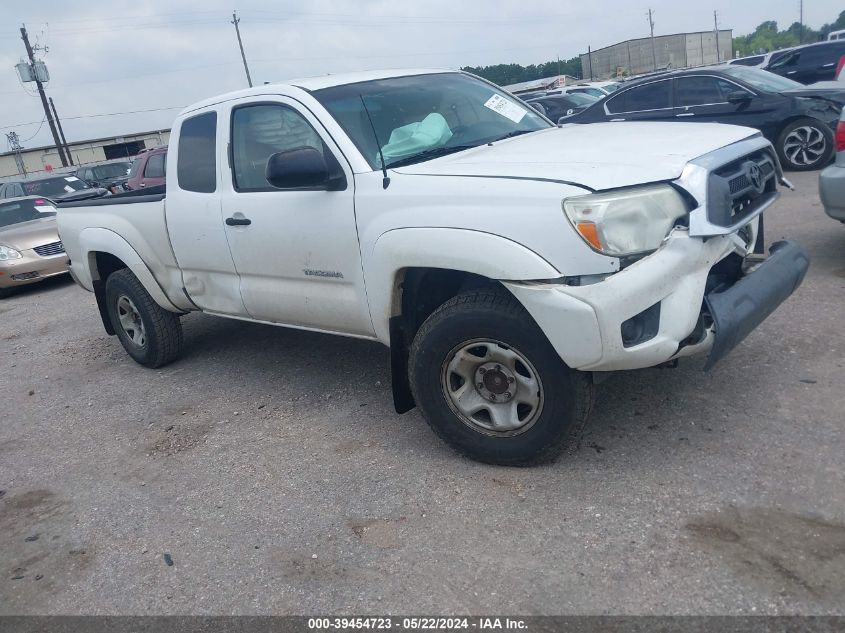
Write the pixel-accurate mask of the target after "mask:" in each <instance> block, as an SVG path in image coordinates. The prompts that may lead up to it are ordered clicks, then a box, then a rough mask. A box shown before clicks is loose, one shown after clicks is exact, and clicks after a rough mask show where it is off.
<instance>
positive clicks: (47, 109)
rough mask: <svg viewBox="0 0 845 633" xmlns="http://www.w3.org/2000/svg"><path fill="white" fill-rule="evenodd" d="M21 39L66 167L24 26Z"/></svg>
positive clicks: (51, 130) (45, 113)
mask: <svg viewBox="0 0 845 633" xmlns="http://www.w3.org/2000/svg"><path fill="white" fill-rule="evenodd" d="M21 39H22V40H23V44H24V46H25V47H26V55H27V57H29V64H30V68H32V74H33V77H34V78H35V85H36V86H37V87H38V94H39V95H40V96H41V105H42V106H43V107H44V115H45V116H46V117H47V123H49V125H50V132H52V134H53V142H54V143H55V144H56V149H57V150H58V152H59V159H61V161H62V167H67V159H66V158H65V153H64V151H63V150H62V144H61V142H60V141H59V134H58V132H57V131H56V124H55V122H54V121H53V115H52V114H50V107H49V106H48V105H47V95H45V94H44V85H43V84H42V83H41V79H39V78H38V72H37V70H36V68H35V53H33V51H32V46H30V44H29V35H28V34H27V32H26V27H25V26H22V27H21Z"/></svg>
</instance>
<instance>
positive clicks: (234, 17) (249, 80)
mask: <svg viewBox="0 0 845 633" xmlns="http://www.w3.org/2000/svg"><path fill="white" fill-rule="evenodd" d="M239 22H240V18H238V14H237V12H235V11H232V24H234V25H235V33H236V34H237V36H238V46H239V47H240V49H241V59H242V60H244V70H245V71H246V81H247V83H248V84H249V87H250V88H252V77H250V76H249V66H247V64H246V55H245V54H244V43H243V42H242V41H241V30H240V29H239V28H238V23H239Z"/></svg>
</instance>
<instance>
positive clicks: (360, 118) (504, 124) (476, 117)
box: [313, 73, 552, 169]
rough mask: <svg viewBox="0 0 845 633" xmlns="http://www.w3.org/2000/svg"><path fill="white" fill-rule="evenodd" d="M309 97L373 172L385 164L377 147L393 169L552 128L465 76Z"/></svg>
mask: <svg viewBox="0 0 845 633" xmlns="http://www.w3.org/2000/svg"><path fill="white" fill-rule="evenodd" d="M313 94H314V96H315V97H316V98H317V100H318V101H319V102H320V103H321V104H322V105H323V106H324V107H325V108H326V110H328V111H329V113H330V114H331V115H332V116H333V117H334V118H335V119H336V120H337V122H338V123H339V124H340V126H341V127H342V128H343V129H344V131H345V132H346V133H347V134H348V135H349V137H350V138H351V139H352V141H353V142H354V143H355V145H356V147H357V148H358V149H359V150H360V152H361V154H363V156H364V158H365V159H366V160H367V162H368V163H369V165H370V167H372V168H373V169H380V168H381V166H382V165H381V160H380V158H379V146H381V152H382V154H384V162H385V164H386V166H387V167H391V166H399V165H400V164H409V163H413V162H420V161H424V160H428V159H430V158H435V157H436V156H442V155H444V154H448V153H452V152H458V151H461V150H464V149H468V148H470V147H476V146H478V145H484V144H486V143H490V142H493V141H496V140H500V139H504V138H508V137H510V136H517V135H518V134H525V133H528V132H534V131H537V130H542V129H546V128H549V127H552V124H551V123H549V122H548V121H547V120H546V119H544V118H543V117H542V116H540V115H539V114H538V113H537V112H536V111H535V110H533V109H532V108H529V107H526V106H525V105H524V104H523V103H522V102H520V101H518V100H516V99H514V98H513V97H511V96H510V95H509V94H508V93H506V92H504V91H502V90H499V89H498V88H496V87H494V86H492V85H490V84H488V83H486V82H484V81H481V80H479V79H476V78H474V77H470V76H469V75H465V74H462V73H434V74H430V75H412V76H408V77H394V78H390V79H379V80H375V81H364V82H361V83H355V84H346V85H342V86H334V87H331V88H324V89H322V90H316V91H315V92H314V93H313ZM363 104H366V108H364V105H363ZM370 120H372V125H371V124H370ZM373 128H375V135H374V133H373ZM376 138H378V141H376Z"/></svg>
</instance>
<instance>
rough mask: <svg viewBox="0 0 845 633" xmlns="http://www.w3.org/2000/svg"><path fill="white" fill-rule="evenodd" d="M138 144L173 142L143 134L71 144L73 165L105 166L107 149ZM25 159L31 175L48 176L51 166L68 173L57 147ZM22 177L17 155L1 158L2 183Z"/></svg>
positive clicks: (164, 133) (25, 154) (165, 133)
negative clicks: (44, 173)
mask: <svg viewBox="0 0 845 633" xmlns="http://www.w3.org/2000/svg"><path fill="white" fill-rule="evenodd" d="M135 141H144V147H146V148H147V149H151V148H154V147H160V146H162V145H167V143H168V142H169V141H170V130H161V131H156V132H144V133H141V134H127V135H126V136H118V137H110V138H105V139H97V140H93V141H79V142H77V143H69V144H68V145H69V147H70V154H71V156H72V157H73V162H74V164H75V165H76V166H77V167H78V166H80V165H87V164H91V163H101V162H104V161H105V160H106V154H105V151H104V149H103V148H104V147H105V146H107V145H115V144H120V143H131V142H135ZM21 157H22V158H23V161H24V167H26V171H27V174H37V173H39V172H44V171H46V169H47V166H48V165H50V166H52V168H53V169H55V170H57V171H58V170H62V171H67V169H63V168H62V166H61V165H62V161H61V159H60V158H59V153H58V151H57V150H56V148H55V147H42V148H37V149H30V150H27V149H24V150H23V151H21ZM71 169H72V168H71ZM19 175H20V173H19V170H18V165H17V163H16V162H15V156H14V154H11V153H6V154H2V155H0V179H2V180H8V179H9V178H10V177H15V176H19Z"/></svg>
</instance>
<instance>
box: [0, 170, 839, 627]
mask: <svg viewBox="0 0 845 633" xmlns="http://www.w3.org/2000/svg"><path fill="white" fill-rule="evenodd" d="M790 177H791V178H792V179H793V181H794V182H795V183H796V185H797V186H798V190H797V191H796V192H794V193H793V192H786V193H785V194H784V197H783V199H782V200H781V201H780V202H779V203H778V204H777V206H776V208H774V209H773V210H771V211H770V212H768V213H767V238H768V239H769V241H772V240H775V239H778V238H780V237H781V236H789V237H793V238H796V239H798V240H799V241H800V242H801V244H802V245H803V246H804V247H805V249H806V250H807V251H808V252H809V254H810V256H811V258H812V267H811V269H810V271H809V273H808V276H807V279H806V280H805V283H804V285H803V286H802V287H801V288H800V289H799V291H798V292H797V293H796V295H795V296H793V297H792V298H791V299H790V300H789V301H788V302H787V303H786V304H784V305H783V306H782V307H781V308H780V309H779V310H778V311H777V312H776V313H775V314H774V315H773V316H771V317H770V318H769V319H768V320H767V321H766V322H765V323H764V324H763V325H762V326H761V327H760V328H759V329H758V330H756V331H755V332H754V333H753V334H752V335H751V336H749V337H748V339H746V341H745V342H744V343H743V344H742V345H740V346H739V347H738V348H737V349H736V350H734V351H733V352H732V353H731V354H730V355H729V356H728V357H727V358H726V359H725V360H724V361H722V362H721V363H720V364H719V365H718V366H717V367H716V368H715V370H714V371H712V372H711V373H709V374H704V373H703V372H702V371H701V369H702V366H703V360H701V359H694V360H688V361H686V362H682V363H681V365H680V367H678V368H677V369H653V370H643V371H637V372H629V373H624V374H618V375H615V376H613V377H612V378H611V379H610V380H608V381H606V382H604V383H603V384H601V385H600V386H599V388H598V398H597V404H596V409H595V413H594V416H593V419H592V423H591V425H590V426H589V427H588V429H587V431H586V434H585V435H584V437H583V440H582V443H581V447H580V449H579V450H578V451H577V452H575V453H574V454H571V455H567V456H564V457H562V458H561V459H559V460H558V461H556V462H555V463H553V464H549V465H547V466H542V467H538V468H532V469H508V468H497V467H491V466H484V465H481V464H476V463H473V462H471V461H468V460H466V459H463V458H461V457H458V456H457V455H455V454H454V453H452V451H450V450H449V449H448V448H447V447H445V446H444V445H443V444H441V443H440V442H439V441H438V440H437V439H436V438H435V436H434V435H433V434H432V433H431V432H430V431H429V429H428V427H427V426H426V424H425V423H424V421H423V420H422V418H421V417H420V415H419V413H418V412H417V411H413V412H411V413H409V414H406V415H403V416H397V415H396V414H395V413H394V411H393V408H392V403H391V398H390V389H389V380H390V378H389V365H388V354H387V350H386V349H384V348H382V347H380V346H379V345H377V344H372V343H367V342H362V341H358V340H352V339H343V338H335V337H330V336H324V335H319V334H310V333H305V332H300V331H293V330H285V329H281V328H273V327H267V326H260V325H254V324H249V323H243V322H239V321H231V320H224V319H218V318H213V317H209V316H205V315H198V314H192V315H189V316H187V317H185V319H184V326H185V353H184V356H183V357H182V359H181V360H179V361H178V362H176V363H174V364H172V365H170V366H167V367H166V368H163V369H161V370H148V369H144V368H142V367H140V366H138V365H136V364H135V363H134V362H132V361H131V360H130V358H129V357H128V356H127V355H126V354H125V353H124V352H123V350H122V348H121V347H120V345H119V343H118V341H117V340H116V339H115V338H112V337H108V336H106V334H105V333H104V331H103V329H102V326H101V324H100V322H99V318H98V315H97V312H96V308H95V304H94V298H93V296H92V295H90V294H88V293H86V292H83V291H82V290H80V289H79V288H77V287H75V286H74V285H73V284H72V283H71V282H70V281H69V280H64V279H61V280H54V281H49V282H46V283H44V284H42V285H40V286H33V287H31V288H30V289H28V290H26V291H23V292H20V293H18V294H17V295H15V296H14V297H12V298H10V299H7V300H4V301H2V302H0V394H2V398H0V402H2V407H0V497H2V498H0V614H47V613H49V614H78V613H85V614H107V613H108V614H147V613H166V614H176V613H180V614H258V613H262V614H265V613H266V614H270V613H272V614H327V613H340V612H355V613H429V614H431V613H491V612H495V613H519V614H563V613H579V614H588V613H589V614H593V613H626V614H666V613H675V614H680V613H707V614H715V613H719V614H724V613H731V614H733V613H757V614H760V613H790V614H810V613H814V614H821V613H843V612H845V608H844V607H843V605H845V602H843V600H842V596H843V595H845V469H843V455H845V437H844V436H843V427H845V413H843V411H845V396H843V393H845V385H843V380H845V371H843V365H845V354H844V353H843V352H845V333H843V332H845V327H843V324H845V301H843V291H845V226H843V225H841V224H839V223H837V222H834V221H833V220H830V219H829V218H828V217H827V216H825V215H824V213H823V210H822V208H821V206H820V203H819V200H818V194H817V180H816V179H817V174H816V173H809V174H791V176H790Z"/></svg>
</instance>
